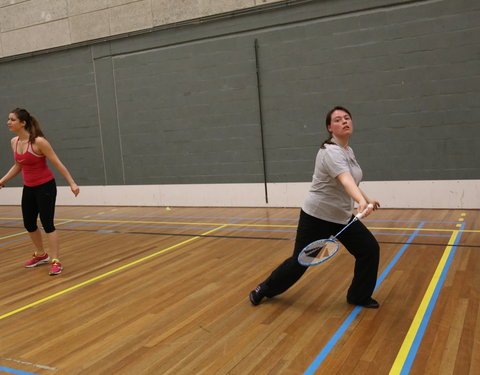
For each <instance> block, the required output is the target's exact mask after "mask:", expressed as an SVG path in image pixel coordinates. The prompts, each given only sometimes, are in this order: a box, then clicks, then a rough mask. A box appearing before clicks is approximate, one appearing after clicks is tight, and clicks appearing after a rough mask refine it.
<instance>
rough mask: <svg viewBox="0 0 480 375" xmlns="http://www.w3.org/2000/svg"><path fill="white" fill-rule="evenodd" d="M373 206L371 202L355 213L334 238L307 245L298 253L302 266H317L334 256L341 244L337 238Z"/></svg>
mask: <svg viewBox="0 0 480 375" xmlns="http://www.w3.org/2000/svg"><path fill="white" fill-rule="evenodd" d="M372 207H373V204H369V205H368V207H367V208H366V209H365V210H364V211H363V212H360V213H359V214H357V215H355V216H354V218H353V219H352V220H351V221H350V222H349V223H348V224H347V225H345V226H344V227H343V228H342V230H341V231H340V232H338V233H337V234H336V235H335V236H333V237H332V238H325V239H322V240H317V241H314V242H312V243H311V244H309V245H307V246H305V248H304V249H303V250H302V251H301V252H300V254H298V263H300V264H301V265H302V266H316V265H317V264H320V263H323V262H325V261H327V260H328V259H330V258H331V257H333V256H334V255H335V254H336V253H337V252H338V249H339V248H340V244H339V243H338V241H337V240H336V238H337V237H338V236H339V235H340V234H341V233H342V232H343V231H344V230H345V229H347V228H348V227H349V226H350V225H352V224H353V223H354V222H356V221H357V220H359V219H361V218H362V217H364V216H365V214H366V213H367V210H368V208H372Z"/></svg>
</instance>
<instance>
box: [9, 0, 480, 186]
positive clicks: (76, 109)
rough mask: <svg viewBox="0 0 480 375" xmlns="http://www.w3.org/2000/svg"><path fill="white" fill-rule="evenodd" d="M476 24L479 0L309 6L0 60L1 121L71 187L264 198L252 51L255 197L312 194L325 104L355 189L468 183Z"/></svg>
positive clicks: (338, 1) (476, 114)
mask: <svg viewBox="0 0 480 375" xmlns="http://www.w3.org/2000/svg"><path fill="white" fill-rule="evenodd" d="M453 3H454V4H453ZM479 19H480V3H479V2H478V1H476V0H461V1H455V2H452V1H447V0H438V1H407V0H403V1H401V0H398V1H394V0H390V1H385V0H383V1H380V0H366V1H362V2H358V1H353V0H349V1H347V0H335V1H334V0H331V1H328V0H325V1H313V2H307V3H305V4H298V5H295V6H290V7H285V8H281V9H273V10H270V11H269V12H263V11H262V12H259V11H257V12H255V11H252V12H249V13H248V14H245V15H237V16H235V17H228V18H227V17H225V18H219V19H217V20H212V21H211V22H206V23H201V24H190V25H184V26H182V27H172V28H168V29H164V30H158V31H154V32H150V33H141V34H138V35H132V36H129V37H125V38H121V39H115V40H109V41H108V40H107V41H104V42H98V43H95V44H93V43H92V44H90V45H86V46H81V47H76V48H69V49H65V50H61V51H60V50H59V51H57V50H51V51H50V52H49V53H43V54H37V55H32V56H24V57H22V58H21V59H9V60H7V59H3V60H0V102H1V103H2V105H1V115H2V116H3V118H5V119H6V117H7V115H8V111H9V110H10V109H11V108H13V107H16V106H24V107H26V108H28V109H29V110H30V111H31V112H32V113H33V114H35V115H37V116H38V117H39V119H40V121H41V123H42V124H43V128H44V131H45V133H46V135H47V137H48V138H49V139H50V141H51V142H52V144H53V146H54V148H55V150H56V151H57V153H58V154H59V156H60V157H61V159H62V161H64V163H65V164H66V165H67V167H68V168H69V169H70V171H71V172H72V174H73V175H74V176H75V178H76V180H77V182H78V183H79V184H81V185H105V184H106V185H112V184H113V185H118V184H171V183H180V184H188V183H226V182H262V181H263V179H264V177H263V157H262V155H263V152H262V140H261V136H260V135H261V129H260V113H259V108H260V101H259V95H258V91H257V76H256V65H255V49H254V42H255V39H257V41H258V45H259V49H258V61H259V66H260V71H259V73H260V82H261V107H262V112H263V120H264V121H263V126H264V128H263V132H264V145H265V150H264V154H265V163H266V171H267V180H268V182H300V181H309V180H310V179H311V174H312V171H313V160H314V158H315V154H316V152H317V150H318V146H319V144H320V143H321V142H322V141H323V139H324V138H325V137H326V131H325V127H324V114H325V112H326V111H327V110H328V109H329V108H330V107H332V106H334V105H337V104H341V105H345V106H346V107H348V108H349V109H351V111H352V114H353V117H354V124H355V125H356V133H355V135H354V138H353V139H352V147H353V148H354V150H355V153H356V155H357V159H358V160H359V162H360V164H361V165H362V168H363V170H364V177H365V179H366V180H438V179H479V178H480V163H478V160H479V159H480V155H479V154H480V151H479V149H480V127H479V120H480V78H479V77H480V61H479V60H480V22H479V21H478V20H479ZM5 121H6V120H5ZM11 136H12V135H11V134H9V133H8V131H6V130H5V131H2V132H0V142H1V143H0V144H3V145H5V146H4V147H2V148H0V156H1V161H0V167H1V170H4V171H6V170H7V169H8V168H9V167H10V166H11V164H12V156H11V151H10V150H9V149H8V147H7V146H8V140H9V139H10V137H11ZM60 180H61V179H60ZM20 183H21V181H20V179H17V180H16V185H20Z"/></svg>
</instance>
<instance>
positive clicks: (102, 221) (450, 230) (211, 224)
mask: <svg viewBox="0 0 480 375" xmlns="http://www.w3.org/2000/svg"><path fill="white" fill-rule="evenodd" d="M15 219H20V218H14V217H0V220H15ZM58 220H62V219H58ZM64 220H69V222H88V223H117V224H177V225H210V226H218V225H222V226H223V227H266V228H296V227H297V225H284V224H241V223H231V224H229V223H203V222H201V223H196V222H188V221H186V222H184V221H145V220H138V221H132V220H100V219H64ZM368 228H369V229H375V230H399V231H402V230H403V231H424V232H449V233H450V232H452V229H435V228H403V227H398V228H397V227H368ZM460 232H463V233H466V232H471V233H480V230H467V229H462V230H460Z"/></svg>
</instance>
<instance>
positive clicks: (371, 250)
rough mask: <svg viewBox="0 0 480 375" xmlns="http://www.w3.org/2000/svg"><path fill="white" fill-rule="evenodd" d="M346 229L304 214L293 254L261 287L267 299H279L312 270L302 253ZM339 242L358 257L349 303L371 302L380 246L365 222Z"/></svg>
mask: <svg viewBox="0 0 480 375" xmlns="http://www.w3.org/2000/svg"><path fill="white" fill-rule="evenodd" d="M344 226H345V225H343V224H336V223H332V222H329V221H325V220H321V219H318V218H316V217H313V216H311V215H309V214H307V213H306V212H304V211H303V210H301V212H300V219H299V222H298V228H297V237H296V240H295V248H294V250H293V254H292V256H291V257H290V258H288V259H286V260H285V261H284V262H283V263H282V264H280V265H279V266H278V267H277V268H276V269H275V270H274V271H273V272H272V274H271V275H270V276H269V277H268V278H267V279H266V280H265V281H264V282H263V283H262V284H261V285H262V287H264V288H265V295H266V296H267V297H273V296H276V295H277V294H280V293H283V292H285V291H286V290H287V289H288V288H290V287H291V286H292V285H293V284H295V283H296V282H297V281H298V280H299V279H300V277H301V276H302V275H303V274H304V273H305V271H306V270H307V268H308V267H306V266H302V265H301V264H300V263H298V260H297V258H298V254H299V253H300V251H302V249H303V248H304V247H305V246H307V245H308V244H309V243H311V242H313V241H316V240H319V239H322V238H329V237H330V236H334V235H335V234H337V233H338V232H340V230H341V229H342V228H343V227H344ZM337 239H338V240H339V241H340V242H341V243H342V244H343V245H344V246H345V248H346V249H347V250H348V251H349V252H350V253H351V254H352V255H353V256H354V257H355V269H354V273H353V280H352V283H351V285H350V288H349V289H348V293H347V299H348V301H350V302H352V303H357V304H362V303H365V302H368V300H369V298H370V297H371V296H372V293H373V291H374V289H375V285H376V283H377V273H378V264H379V260H380V247H379V245H378V242H377V240H376V239H375V237H374V236H373V234H372V233H371V232H370V231H369V230H368V228H367V227H366V226H365V225H363V223H362V222H361V221H356V222H355V223H353V224H352V225H350V226H349V227H348V229H347V230H345V231H344V232H343V233H342V234H340V236H338V237H337Z"/></svg>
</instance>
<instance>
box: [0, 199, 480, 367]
mask: <svg viewBox="0 0 480 375" xmlns="http://www.w3.org/2000/svg"><path fill="white" fill-rule="evenodd" d="M298 213H299V212H298V209H276V208H268V209H267V208H176V207H173V208H172V209H171V210H169V209H167V208H165V207H155V208H153V207H116V208H115V207H58V209H57V229H58V231H59V235H60V239H61V246H62V255H61V260H62V262H63V264H64V266H65V269H64V272H63V274H62V275H60V276H55V277H50V276H48V266H39V267H37V268H33V269H26V268H23V267H22V263H23V262H24V261H25V260H26V259H28V257H29V256H30V255H31V252H32V247H31V244H30V242H29V239H28V236H27V234H26V233H25V232H24V229H23V227H22V222H21V219H20V217H21V213H20V209H19V207H18V206H0V249H1V250H2V251H1V259H2V262H1V263H0V298H1V305H0V374H3V373H7V374H9V373H16V374H41V375H44V374H48V375H60V374H67V375H74V374H88V375H93V374H102V375H104V374H108V375H110V374H115V375H120V374H135V375H137V374H148V375H151V374H162V375H163V374H175V375H179V374H187V375H190V374H192V375H197V374H207V375H212V374H235V375H254V374H255V375H259V374H275V375H278V374H281V375H290V374H292V375H293V374H295V375H296V374H313V373H315V374H328V375H331V374H349V375H352V374H362V375H363V374H375V375H381V374H408V373H410V374H422V375H424V374H462V375H465V374H472V375H473V374H480V306H479V305H480V221H479V213H480V212H479V211H478V210H392V209H382V210H379V211H377V212H375V213H374V214H373V215H371V216H370V217H368V218H367V219H366V220H364V222H365V224H366V225H367V226H368V227H369V228H370V229H371V231H372V232H373V233H374V234H375V236H376V237H377V239H378V241H379V242H380V243H381V263H380V271H379V280H378V286H377V290H376V292H375V294H374V296H375V298H377V299H378V300H379V301H380V303H381V307H380V309H378V310H368V309H361V308H359V307H353V306H350V305H348V304H347V303H346V302H345V294H346V289H347V288H348V285H349V283H350V281H351V277H352V267H353V258H352V257H351V256H350V255H349V254H348V253H347V252H346V251H345V249H342V250H340V253H339V254H338V255H337V256H336V257H334V258H333V259H332V260H331V261H329V263H326V264H324V265H320V266H318V267H312V268H311V269H310V270H309V271H308V272H307V273H306V274H305V276H304V277H303V278H302V279H301V280H300V281H299V282H298V283H297V284H295V285H294V286H293V287H292V288H291V289H290V290H288V291H287V292H286V293H284V294H283V295H281V296H277V297H276V298H273V299H271V300H268V301H266V302H265V303H262V304H261V305H259V306H255V307H254V306H252V305H251V304H250V302H249V301H248V297H247V296H248V293H249V291H250V290H251V289H252V288H253V287H255V286H256V283H257V282H259V281H261V280H263V279H264V278H265V277H266V276H267V275H268V274H269V273H270V271H271V270H272V269H273V268H274V267H276V266H277V265H278V264H279V263H280V262H281V261H282V260H283V259H284V258H285V257H287V256H288V255H289V254H290V252H291V250H292V245H293V238H294V237H295V228H296V223H297V217H298Z"/></svg>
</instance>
